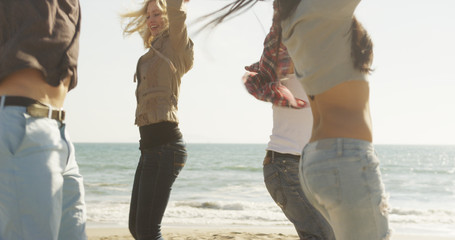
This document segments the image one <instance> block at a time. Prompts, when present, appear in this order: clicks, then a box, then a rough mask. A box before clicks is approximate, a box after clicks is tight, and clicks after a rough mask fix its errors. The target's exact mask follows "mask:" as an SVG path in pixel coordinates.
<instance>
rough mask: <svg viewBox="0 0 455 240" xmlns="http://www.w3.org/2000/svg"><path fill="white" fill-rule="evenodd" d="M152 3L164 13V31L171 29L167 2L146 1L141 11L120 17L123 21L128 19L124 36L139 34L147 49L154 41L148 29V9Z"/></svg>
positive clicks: (162, 0) (160, 0)
mask: <svg viewBox="0 0 455 240" xmlns="http://www.w3.org/2000/svg"><path fill="white" fill-rule="evenodd" d="M150 2H156V3H157V5H158V7H159V8H160V10H161V11H163V19H164V28H163V31H165V30H167V29H168V28H169V20H168V17H167V4H166V0H146V1H144V4H143V6H142V8H141V9H139V10H137V11H133V12H128V13H125V14H121V15H120V16H121V17H122V18H123V19H128V22H127V24H126V26H125V27H124V28H123V34H124V35H131V34H133V33H136V32H138V33H139V35H141V37H142V40H143V41H144V47H145V48H150V46H151V43H152V41H153V36H152V33H151V32H150V30H149V29H148V27H147V7H148V5H149V3H150Z"/></svg>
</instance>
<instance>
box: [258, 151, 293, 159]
mask: <svg viewBox="0 0 455 240" xmlns="http://www.w3.org/2000/svg"><path fill="white" fill-rule="evenodd" d="M265 156H266V157H270V158H272V159H274V158H278V157H282V158H291V159H295V160H300V155H294V154H289V153H279V152H275V151H271V150H267V153H266V155H265Z"/></svg>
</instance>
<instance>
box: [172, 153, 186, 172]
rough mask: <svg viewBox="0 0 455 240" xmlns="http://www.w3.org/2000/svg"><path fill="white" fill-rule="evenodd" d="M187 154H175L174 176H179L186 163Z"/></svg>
mask: <svg viewBox="0 0 455 240" xmlns="http://www.w3.org/2000/svg"><path fill="white" fill-rule="evenodd" d="M186 158H187V154H186V152H182V151H175V152H174V176H176V177H177V176H178V175H179V173H180V171H182V169H183V167H184V166H185V163H186Z"/></svg>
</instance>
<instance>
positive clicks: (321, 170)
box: [299, 138, 390, 240]
mask: <svg viewBox="0 0 455 240" xmlns="http://www.w3.org/2000/svg"><path fill="white" fill-rule="evenodd" d="M299 171H300V172H299V177H300V183H301V185H302V188H303V191H304V193H305V195H306V196H307V198H308V200H309V201H310V202H311V204H313V206H314V207H315V208H316V209H318V210H319V211H320V212H321V214H322V215H323V216H324V217H325V218H326V219H327V221H328V222H329V224H330V225H331V226H332V229H333V231H334V233H335V238H336V239H337V240H365V239H368V240H384V239H388V238H389V237H390V231H389V227H388V206H387V197H386V194H385V190H384V185H383V183H382V180H381V173H380V170H379V160H378V158H377V156H376V154H375V151H374V148H373V145H372V144H371V143H370V142H367V141H362V140H357V139H346V138H336V139H324V140H320V141H316V142H312V143H309V144H307V146H305V148H304V150H303V156H302V161H301V162H300V166H299Z"/></svg>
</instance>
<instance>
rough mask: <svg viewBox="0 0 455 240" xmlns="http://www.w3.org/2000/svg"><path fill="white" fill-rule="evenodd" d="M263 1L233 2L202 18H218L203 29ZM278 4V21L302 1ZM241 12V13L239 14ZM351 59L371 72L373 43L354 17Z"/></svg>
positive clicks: (278, 0)
mask: <svg viewBox="0 0 455 240" xmlns="http://www.w3.org/2000/svg"><path fill="white" fill-rule="evenodd" d="M260 1H265V0H234V1H233V2H232V3H230V4H228V5H226V6H224V7H222V8H221V9H219V10H217V11H215V12H213V13H210V14H208V15H205V16H203V17H202V18H207V17H213V16H216V15H218V14H221V15H220V16H218V17H216V18H215V19H213V20H211V21H210V22H209V23H207V24H206V25H205V26H204V27H210V26H211V27H215V26H216V25H218V24H220V23H222V22H224V21H226V20H227V19H229V17H233V14H237V15H238V14H240V13H242V12H244V11H246V10H248V9H250V8H251V7H252V6H254V5H255V4H256V3H257V2H260ZM275 1H277V4H278V11H279V16H280V20H284V19H287V18H288V17H289V16H290V15H291V14H292V13H293V12H294V11H295V9H297V6H298V5H299V3H300V2H301V1H304V0H275ZM239 11H242V12H239ZM350 32H351V57H352V60H353V64H354V67H355V68H356V69H357V70H359V71H361V72H363V73H369V72H371V71H372V69H371V64H372V62H373V42H372V41H371V38H370V36H369V35H368V33H367V31H366V30H365V28H364V27H363V26H362V24H360V22H359V21H358V20H357V18H356V17H353V18H352V23H351V29H350Z"/></svg>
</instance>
